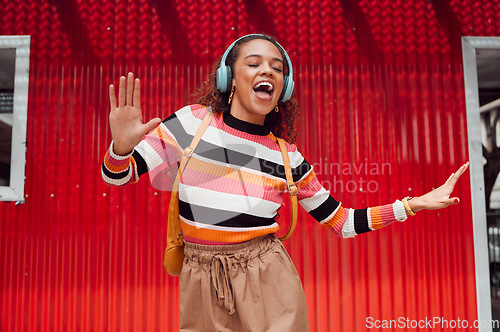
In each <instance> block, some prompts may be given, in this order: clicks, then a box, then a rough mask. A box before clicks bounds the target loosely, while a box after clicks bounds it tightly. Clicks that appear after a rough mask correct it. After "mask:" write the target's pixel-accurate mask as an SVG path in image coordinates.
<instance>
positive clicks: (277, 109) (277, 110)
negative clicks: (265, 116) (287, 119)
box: [274, 105, 280, 113]
mask: <svg viewBox="0 0 500 332" xmlns="http://www.w3.org/2000/svg"><path fill="white" fill-rule="evenodd" d="M274 111H275V112H276V113H278V112H279V111H280V109H279V108H278V105H276V107H275V108H274Z"/></svg>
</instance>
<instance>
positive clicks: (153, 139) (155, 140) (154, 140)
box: [144, 135, 180, 161]
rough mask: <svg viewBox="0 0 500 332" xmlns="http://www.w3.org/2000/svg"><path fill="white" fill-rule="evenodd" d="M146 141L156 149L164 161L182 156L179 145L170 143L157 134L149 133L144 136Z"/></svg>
mask: <svg viewBox="0 0 500 332" xmlns="http://www.w3.org/2000/svg"><path fill="white" fill-rule="evenodd" d="M144 141H145V142H146V143H148V145H149V146H150V147H151V148H153V150H155V151H156V153H158V155H160V157H161V158H162V159H163V160H164V161H165V160H170V159H173V158H175V157H178V156H180V153H178V151H179V148H178V147H177V146H172V145H169V144H167V143H165V141H164V140H162V139H160V138H159V137H157V136H153V135H147V136H146V137H144Z"/></svg>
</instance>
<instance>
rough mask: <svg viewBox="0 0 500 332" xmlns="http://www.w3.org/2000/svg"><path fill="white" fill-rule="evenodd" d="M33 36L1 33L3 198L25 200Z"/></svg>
mask: <svg viewBox="0 0 500 332" xmlns="http://www.w3.org/2000/svg"><path fill="white" fill-rule="evenodd" d="M30 39H31V38H30V36H0V201H21V202H22V201H24V177H25V169H24V166H25V164H26V122H27V114H28V86H29V84H28V82H29V61H30Z"/></svg>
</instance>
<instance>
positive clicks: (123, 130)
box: [109, 73, 161, 155]
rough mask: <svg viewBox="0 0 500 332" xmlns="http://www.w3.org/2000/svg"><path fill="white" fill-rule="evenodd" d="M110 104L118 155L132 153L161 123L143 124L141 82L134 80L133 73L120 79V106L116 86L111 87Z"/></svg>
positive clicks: (111, 123)
mask: <svg viewBox="0 0 500 332" xmlns="http://www.w3.org/2000/svg"><path fill="white" fill-rule="evenodd" d="M109 102H110V105H111V111H110V113H109V127H110V129H111V136H112V137H113V150H114V151H113V152H114V153H116V154H117V155H126V154H128V153H129V152H131V151H132V150H133V149H134V147H135V146H136V145H137V144H139V142H140V141H141V139H142V138H143V137H144V135H146V134H147V133H148V132H149V131H151V130H152V129H153V128H154V127H156V126H157V125H158V124H159V123H160V122H161V119H160V118H154V119H152V120H150V121H149V122H148V123H145V124H144V123H142V111H141V82H140V80H139V79H138V78H136V79H135V80H134V74H132V73H128V76H127V78H125V76H122V77H120V86H119V90H118V105H117V104H116V92H115V86H114V85H113V84H111V85H110V86H109Z"/></svg>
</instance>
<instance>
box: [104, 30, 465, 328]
mask: <svg viewBox="0 0 500 332" xmlns="http://www.w3.org/2000/svg"><path fill="white" fill-rule="evenodd" d="M226 56H227V59H226ZM221 65H222V66H224V65H227V66H228V67H229V68H225V69H227V73H225V72H224V70H221V69H219V70H218V71H217V73H214V74H213V75H212V76H211V82H210V83H209V86H208V90H207V91H206V93H205V94H204V95H203V96H202V97H201V98H200V99H199V103H200V104H203V105H205V106H211V108H212V109H213V112H214V114H215V117H214V119H213V120H212V121H211V123H210V126H209V127H208V128H207V130H206V131H205V133H204V134H203V137H202V140H201V141H200V143H199V145H198V146H197V147H196V150H195V152H194V154H193V155H192V156H191V158H190V160H189V163H188V164H187V167H186V169H185V170H184V171H183V173H182V174H183V175H182V180H181V184H180V186H179V211H180V219H181V228H182V232H183V234H184V239H185V241H186V247H185V255H186V260H185V261H184V265H183V269H182V273H181V276H180V285H179V287H180V290H179V294H180V295H179V305H180V316H181V317H180V325H181V331H307V330H308V323H307V311H306V302H305V296H304V292H303V289H302V285H301V282H300V279H299V276H298V274H297V271H296V270H295V267H294V266H293V263H292V262H291V260H290V258H289V256H288V254H287V253H286V251H285V249H284V247H283V246H282V244H281V242H280V241H279V240H277V239H276V237H275V236H274V235H273V234H274V233H275V232H276V231H277V230H278V225H277V223H276V222H275V219H274V218H275V217H276V215H277V210H278V209H279V207H280V206H281V203H282V202H283V193H284V191H285V183H286V179H285V175H284V173H283V160H282V156H281V153H280V149H279V146H278V145H277V144H276V143H275V140H274V136H273V135H276V136H278V137H282V138H286V139H287V140H288V142H289V143H293V142H294V141H295V136H296V135H295V119H296V117H297V112H298V108H297V102H296V98H295V94H292V91H293V74H292V72H293V68H292V64H291V62H290V61H289V58H288V55H286V52H285V50H284V49H283V48H282V47H281V46H280V45H279V44H278V43H277V42H276V41H275V40H274V39H273V38H271V37H269V36H267V35H248V36H245V37H242V38H240V39H238V40H237V41H236V42H235V43H233V45H231V46H230V47H229V48H228V50H227V51H226V53H225V54H224V56H223V57H222V59H221ZM223 69H224V68H223ZM109 92H110V103H111V113H110V127H111V133H112V137H113V142H112V144H111V147H110V149H109V150H108V152H107V154H106V156H105V160H104V163H103V168H102V174H103V178H104V180H105V181H106V182H107V183H110V184H114V185H123V184H127V183H133V182H136V181H137V180H138V179H139V177H140V176H141V175H142V174H144V173H146V172H150V177H151V178H152V181H153V184H154V185H158V183H162V184H163V185H165V183H164V180H163V182H162V181H159V182H158V181H156V180H155V179H157V178H158V177H161V175H162V174H165V172H164V167H165V165H167V167H168V169H170V170H172V169H173V170H174V172H170V173H169V174H170V175H172V174H174V175H175V173H176V168H175V167H176V165H177V163H178V159H179V156H180V155H181V153H182V151H183V150H184V149H185V148H186V147H187V146H189V144H190V142H191V140H192V138H193V135H194V133H195V132H196V130H197V129H198V127H199V126H200V123H201V120H202V119H203V118H204V116H205V114H206V113H207V111H208V110H207V108H206V107H203V106H200V105H191V106H187V107H184V108H183V109H181V110H179V111H177V112H175V113H174V114H172V115H171V116H169V117H168V118H167V119H165V120H164V121H161V120H160V119H158V118H157V119H153V120H150V121H149V122H148V123H146V124H143V123H142V114H141V110H140V81H139V79H135V81H134V76H133V74H131V73H129V75H128V77H127V79H126V78H125V77H121V78H120V85H119V93H118V95H119V102H118V105H117V103H116V96H115V90H114V86H113V85H111V86H110V89H109ZM287 149H288V155H289V157H290V163H291V167H292V171H293V180H294V182H295V184H296V185H297V187H298V189H299V191H298V200H299V202H300V203H301V205H302V207H303V208H304V209H305V210H306V211H307V212H308V213H310V214H311V215H312V216H313V217H314V218H315V219H316V220H318V221H319V222H320V223H321V224H322V225H323V226H325V227H326V228H327V229H328V230H331V231H332V232H333V233H334V234H335V235H337V236H339V237H353V236H355V235H357V234H360V233H364V232H368V231H372V230H375V229H379V228H382V227H384V226H386V225H389V224H391V223H393V222H395V221H396V220H398V221H404V220H405V219H406V218H407V215H408V214H411V215H413V214H414V213H415V212H418V211H420V210H422V209H440V208H444V207H447V206H448V205H451V204H456V203H458V202H459V200H458V198H450V197H449V196H450V194H451V192H452V190H453V188H454V185H455V183H456V182H457V180H458V179H459V178H460V176H461V175H462V174H463V173H464V171H465V170H466V169H467V167H468V163H466V164H464V165H462V166H461V167H460V168H459V169H458V171H457V172H456V173H454V174H452V175H451V176H450V178H449V179H448V180H447V181H446V182H445V183H444V184H443V185H442V186H441V187H439V188H437V189H435V190H433V191H431V192H429V193H427V194H425V195H423V196H420V197H414V198H405V199H403V200H402V201H401V200H396V201H395V202H394V203H391V204H387V205H383V206H379V207H373V208H367V209H348V208H344V207H343V206H341V204H340V203H339V202H337V201H336V200H335V199H334V198H333V197H332V196H330V193H329V191H327V190H325V189H324V188H323V187H322V186H321V185H320V183H319V181H318V179H317V178H316V176H315V174H314V171H313V169H312V167H311V165H310V164H309V163H308V162H307V161H306V160H305V159H304V158H303V157H302V155H301V154H300V153H299V152H298V151H297V148H296V146H295V145H293V144H287ZM159 169H162V171H158V170H159Z"/></svg>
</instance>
